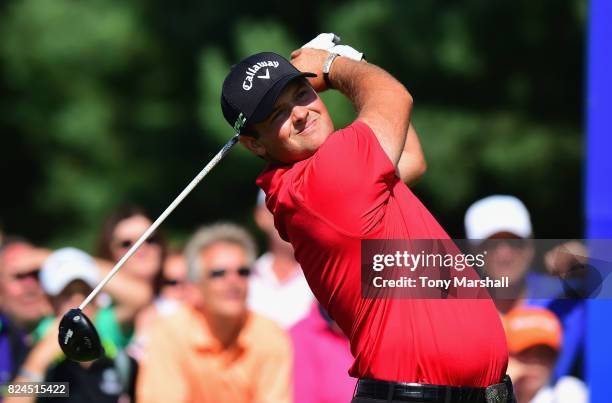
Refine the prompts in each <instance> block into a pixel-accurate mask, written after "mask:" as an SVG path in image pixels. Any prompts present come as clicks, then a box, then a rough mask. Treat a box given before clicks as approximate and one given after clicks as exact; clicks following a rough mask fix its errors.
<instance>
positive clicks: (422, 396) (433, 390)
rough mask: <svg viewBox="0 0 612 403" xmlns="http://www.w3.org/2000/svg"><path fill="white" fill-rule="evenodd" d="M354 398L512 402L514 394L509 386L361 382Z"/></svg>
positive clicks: (484, 402)
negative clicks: (482, 386) (512, 394)
mask: <svg viewBox="0 0 612 403" xmlns="http://www.w3.org/2000/svg"><path fill="white" fill-rule="evenodd" d="M355 396H356V397H368V398H373V399H382V400H389V399H390V400H399V401H408V402H432V403H436V402H440V403H506V402H509V401H511V400H509V399H508V397H509V396H511V393H508V386H507V384H506V383H499V384H495V385H491V386H489V387H486V388H474V387H467V386H445V385H428V384H421V383H403V382H388V381H379V380H377V379H360V380H359V381H358V382H357V390H356V394H355Z"/></svg>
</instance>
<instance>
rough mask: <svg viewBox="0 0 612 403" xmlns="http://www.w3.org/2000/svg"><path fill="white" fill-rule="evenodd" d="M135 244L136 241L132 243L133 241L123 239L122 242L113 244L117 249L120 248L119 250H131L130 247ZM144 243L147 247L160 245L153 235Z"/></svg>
mask: <svg viewBox="0 0 612 403" xmlns="http://www.w3.org/2000/svg"><path fill="white" fill-rule="evenodd" d="M135 243H136V241H135V240H134V241H133V240H131V239H123V240H120V241H116V242H115V246H116V247H119V248H121V249H129V248H131V247H132V245H134V244H135ZM145 243H146V244H149V245H159V244H160V241H159V239H158V238H157V237H156V236H155V235H153V236H152V237H150V238H148V239H147V240H146V241H145Z"/></svg>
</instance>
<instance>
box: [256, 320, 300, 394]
mask: <svg viewBox="0 0 612 403" xmlns="http://www.w3.org/2000/svg"><path fill="white" fill-rule="evenodd" d="M274 333H276V332H270V333H268V335H269V336H268V340H267V341H266V342H267V343H268V346H269V348H267V349H266V350H267V351H266V354H265V356H263V355H262V357H261V366H260V368H259V371H258V372H259V376H258V377H257V384H256V390H255V397H254V399H253V401H254V403H292V397H291V396H292V394H291V392H292V390H291V368H292V365H293V357H292V352H291V344H290V341H289V337H288V336H287V334H285V333H284V332H282V331H280V329H279V331H278V333H277V335H278V337H273V338H272V337H270V336H271V335H273V334H274Z"/></svg>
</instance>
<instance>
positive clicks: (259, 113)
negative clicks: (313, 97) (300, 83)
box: [247, 72, 317, 123]
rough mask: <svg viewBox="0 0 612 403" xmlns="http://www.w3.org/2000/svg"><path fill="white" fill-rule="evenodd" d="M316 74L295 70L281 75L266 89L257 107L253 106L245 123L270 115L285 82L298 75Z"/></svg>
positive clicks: (258, 120) (308, 75) (311, 75)
mask: <svg viewBox="0 0 612 403" xmlns="http://www.w3.org/2000/svg"><path fill="white" fill-rule="evenodd" d="M316 76H317V75H316V74H315V73H309V72H306V73H302V72H296V73H291V74H287V75H286V76H284V77H282V78H281V79H280V80H278V81H277V82H276V83H275V84H274V85H273V86H272V88H270V90H268V92H267V93H266V95H264V97H263V98H262V100H261V101H260V102H259V104H258V105H257V108H255V111H253V116H251V117H250V119H248V120H247V123H259V122H263V121H264V120H266V118H267V117H268V116H270V114H271V113H272V111H273V110H274V104H275V103H276V100H277V99H278V97H279V96H280V94H281V93H282V92H283V89H285V87H286V86H287V84H289V83H290V82H291V81H293V80H295V79H296V78H300V77H316Z"/></svg>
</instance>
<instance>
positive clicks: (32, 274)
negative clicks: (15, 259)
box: [13, 269, 40, 281]
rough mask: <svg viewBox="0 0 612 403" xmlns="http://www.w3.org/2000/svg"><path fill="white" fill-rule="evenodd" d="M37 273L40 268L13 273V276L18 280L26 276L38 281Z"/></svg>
mask: <svg viewBox="0 0 612 403" xmlns="http://www.w3.org/2000/svg"><path fill="white" fill-rule="evenodd" d="M39 273H40V269H34V270H31V271H26V272H23V273H17V274H14V275H13V277H14V278H15V279H16V280H20V281H21V280H25V279H27V278H33V279H34V280H37V281H38V278H39V277H38V275H39Z"/></svg>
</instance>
